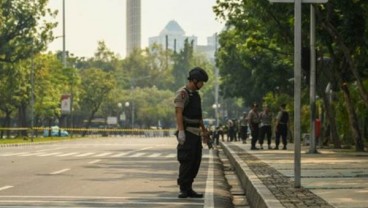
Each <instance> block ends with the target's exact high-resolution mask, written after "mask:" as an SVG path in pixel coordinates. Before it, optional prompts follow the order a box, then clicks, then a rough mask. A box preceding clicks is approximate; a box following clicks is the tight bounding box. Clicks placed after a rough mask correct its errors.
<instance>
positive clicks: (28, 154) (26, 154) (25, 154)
mask: <svg viewBox="0 0 368 208" xmlns="http://www.w3.org/2000/svg"><path fill="white" fill-rule="evenodd" d="M41 153H42V152H31V153H24V154H20V155H17V156H21V157H27V156H33V155H38V154H41Z"/></svg>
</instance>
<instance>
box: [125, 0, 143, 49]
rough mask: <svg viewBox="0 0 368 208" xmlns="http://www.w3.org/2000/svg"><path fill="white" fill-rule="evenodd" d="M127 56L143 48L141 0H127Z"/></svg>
mask: <svg viewBox="0 0 368 208" xmlns="http://www.w3.org/2000/svg"><path fill="white" fill-rule="evenodd" d="M126 9H127V13H126V15H127V16H126V20H127V22H126V27H127V28H126V33H127V36H126V46H127V48H126V55H127V56H129V54H130V53H131V52H133V50H134V49H136V48H137V49H140V48H141V0H127V5H126Z"/></svg>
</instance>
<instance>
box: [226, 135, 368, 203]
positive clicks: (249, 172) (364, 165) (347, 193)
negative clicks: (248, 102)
mask: <svg viewBox="0 0 368 208" xmlns="http://www.w3.org/2000/svg"><path fill="white" fill-rule="evenodd" d="M221 146H222V148H223V149H224V152H225V153H226V154H227V156H228V157H229V159H230V161H231V162H232V164H233V166H234V167H235V169H236V172H237V174H238V176H239V177H240V180H241V182H242V185H243V188H244V189H245V192H246V196H247V198H248V201H249V203H250V204H251V207H254V208H261V207H271V208H278V207H288V208H289V207H290V208H292V207H298V208H300V207H323V208H327V207H337V208H367V207H368V153H357V152H351V151H347V150H332V149H318V151H319V154H308V153H307V152H308V150H309V146H302V151H301V185H302V187H301V188H294V148H293V147H294V145H293V144H289V145H288V150H266V149H265V150H250V144H242V143H241V142H222V143H221Z"/></svg>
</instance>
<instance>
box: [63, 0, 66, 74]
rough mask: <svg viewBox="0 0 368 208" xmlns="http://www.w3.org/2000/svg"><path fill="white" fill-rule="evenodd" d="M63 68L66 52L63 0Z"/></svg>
mask: <svg viewBox="0 0 368 208" xmlns="http://www.w3.org/2000/svg"><path fill="white" fill-rule="evenodd" d="M63 67H64V69H65V68H66V51H65V0H63Z"/></svg>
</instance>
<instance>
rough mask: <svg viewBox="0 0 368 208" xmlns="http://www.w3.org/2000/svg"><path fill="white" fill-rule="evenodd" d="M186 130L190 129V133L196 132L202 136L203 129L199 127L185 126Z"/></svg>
mask: <svg viewBox="0 0 368 208" xmlns="http://www.w3.org/2000/svg"><path fill="white" fill-rule="evenodd" d="M185 130H186V131H189V132H190V133H192V134H195V135H197V136H200V135H201V129H200V128H199V127H190V126H188V127H186V128H185Z"/></svg>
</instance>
